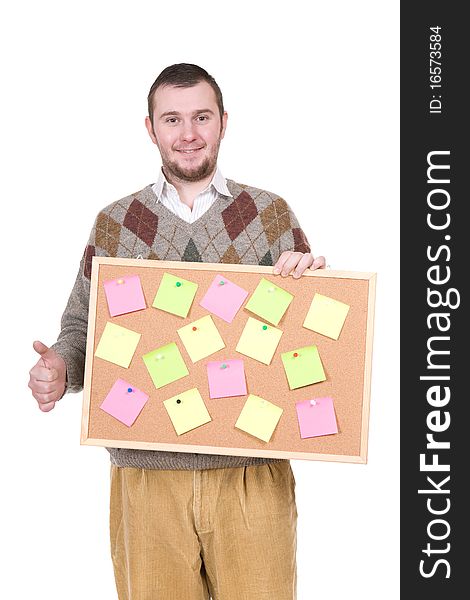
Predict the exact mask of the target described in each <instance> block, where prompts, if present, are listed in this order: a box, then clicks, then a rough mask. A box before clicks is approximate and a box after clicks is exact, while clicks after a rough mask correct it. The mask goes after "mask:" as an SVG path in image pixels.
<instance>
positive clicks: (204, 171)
mask: <svg viewBox="0 0 470 600" xmlns="http://www.w3.org/2000/svg"><path fill="white" fill-rule="evenodd" d="M162 163H163V171H164V172H165V174H167V175H169V174H170V175H171V176H173V177H174V178H176V179H179V181H187V182H194V181H201V179H205V178H206V177H208V176H209V175H210V174H211V173H212V172H213V171H214V169H215V165H216V164H217V153H216V154H215V156H214V157H212V156H208V157H207V158H205V159H204V160H203V161H202V163H201V164H200V165H198V166H196V167H192V168H191V167H188V168H184V167H181V166H180V165H179V164H178V163H177V162H175V161H170V160H166V159H164V158H163V157H162ZM171 176H170V179H171Z"/></svg>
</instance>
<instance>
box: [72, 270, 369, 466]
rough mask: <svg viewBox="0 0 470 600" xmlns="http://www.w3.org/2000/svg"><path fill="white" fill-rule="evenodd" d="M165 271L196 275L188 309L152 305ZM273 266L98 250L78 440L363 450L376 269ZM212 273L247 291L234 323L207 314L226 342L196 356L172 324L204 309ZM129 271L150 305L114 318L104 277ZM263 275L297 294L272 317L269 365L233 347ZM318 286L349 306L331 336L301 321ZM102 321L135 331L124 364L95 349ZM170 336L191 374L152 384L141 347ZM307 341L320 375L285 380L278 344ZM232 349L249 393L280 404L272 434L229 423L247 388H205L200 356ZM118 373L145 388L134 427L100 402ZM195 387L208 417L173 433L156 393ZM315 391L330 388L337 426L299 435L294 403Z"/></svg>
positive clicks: (312, 453)
mask: <svg viewBox="0 0 470 600" xmlns="http://www.w3.org/2000/svg"><path fill="white" fill-rule="evenodd" d="M164 272H168V273H172V274H174V275H177V276H179V277H182V278H184V279H188V280H190V281H193V282H195V283H197V284H198V290H197V293H196V296H195V298H194V301H193V304H192V307H191V309H190V311H189V314H188V316H187V317H186V318H182V317H178V316H175V315H171V314H168V313H165V312H163V311H161V310H158V309H156V308H153V307H152V303H153V300H154V297H155V294H156V291H157V289H158V286H159V283H160V280H161V278H162V276H163V273H164ZM271 273H272V267H256V266H249V267H248V266H243V265H207V264H201V263H176V262H175V263H170V262H165V263H164V262H161V261H147V260H145V261H144V260H125V259H96V258H95V259H94V260H93V274H92V290H91V300H90V316H89V326H88V332H89V333H88V346H87V361H86V374H85V389H84V411H83V427H82V443H92V444H97V445H107V446H115V447H120V446H121V447H128V448H132V447H134V448H143V447H145V448H150V449H151V448H154V449H162V450H163V449H165V450H176V451H177V450H180V451H185V452H187V451H188V450H189V451H193V452H198V451H199V452H201V451H204V452H209V453H214V454H217V453H220V454H230V453H232V454H238V455H244V456H249V455H253V456H279V457H283V458H286V457H289V456H291V457H295V458H302V457H304V456H305V458H319V455H325V457H326V458H325V459H326V460H341V459H342V457H344V458H345V459H346V460H349V461H352V462H356V461H355V460H354V459H351V457H359V456H360V455H362V456H364V452H365V449H364V447H362V448H361V440H362V446H364V440H365V443H366V444H367V427H368V423H365V422H363V421H364V420H368V402H369V390H368V383H369V382H368V381H367V379H368V377H367V372H369V373H370V360H371V348H370V344H371V343H372V341H371V331H370V330H371V322H372V320H371V315H370V312H371V311H372V312H373V299H372V302H371V294H370V285H371V281H372V280H373V281H374V283H375V276H372V274H356V273H354V274H352V273H347V272H333V271H316V272H310V273H309V276H305V275H304V276H302V277H301V278H300V279H297V280H294V279H293V278H292V277H286V278H283V277H281V276H279V275H278V276H274V275H271ZM336 273H337V275H336ZM216 274H221V275H224V276H225V277H227V278H228V279H230V280H231V281H234V282H235V283H237V284H238V285H240V286H241V287H243V288H244V289H246V290H247V291H248V292H249V295H248V297H247V299H246V300H245V302H244V304H243V306H242V308H241V309H240V311H239V312H238V314H237V316H236V317H235V319H234V320H233V322H232V323H231V324H229V323H226V322H225V321H223V320H222V319H220V318H219V317H217V316H215V315H212V318H213V321H214V323H215V324H216V326H217V328H218V330H219V332H220V334H221V336H222V339H223V340H224V342H225V348H224V349H223V350H220V351H218V352H216V353H215V354H212V355H211V356H209V357H207V358H206V359H203V360H201V361H199V362H197V363H195V364H193V363H192V361H191V359H190V358H189V355H188V353H187V352H186V349H185V347H184V345H183V344H182V342H181V340H180V337H179V335H178V334H177V333H176V330H177V329H178V328H179V327H182V326H184V325H187V324H188V323H190V322H192V321H194V320H196V319H198V318H200V317H203V316H205V315H207V314H210V313H208V311H206V310H205V309H204V308H202V307H201V306H200V305H199V301H200V300H201V299H202V297H203V296H204V294H205V292H206V290H207V289H208V287H209V285H210V283H211V282H212V280H213V278H214V276H215V275H216ZM129 275H138V276H139V277H140V279H141V282H142V287H143V290H144V295H145V299H146V304H147V308H146V309H145V310H140V311H138V312H134V313H129V314H125V315H120V316H116V317H114V318H111V317H110V316H109V311H108V306H107V302H106V297H105V293H104V287H103V282H104V281H106V280H108V279H115V278H119V277H123V276H129ZM261 277H265V278H267V279H268V280H270V281H272V282H273V283H275V284H276V285H279V286H280V287H282V288H284V289H285V290H287V291H289V292H290V293H291V294H293V296H294V299H293V300H292V302H291V304H290V306H289V308H288V310H287V312H286V313H285V315H284V316H283V318H282V320H281V321H280V323H279V324H278V328H279V329H281V330H282V331H283V335H282V337H281V340H280V343H279V346H278V348H277V350H276V352H275V354H274V357H273V359H272V362H271V364H270V365H269V366H266V365H263V364H262V363H260V362H258V361H255V360H253V359H251V358H249V357H247V356H244V355H242V354H239V353H238V352H236V351H235V347H236V345H237V342H238V339H239V338H240V335H241V332H242V330H243V327H244V325H245V323H246V321H247V319H248V317H249V316H253V317H255V318H257V319H260V318H259V317H258V316H257V315H253V314H252V313H251V312H249V311H247V310H246V309H245V308H244V306H245V304H246V303H247V301H248V300H249V298H250V295H251V293H252V292H253V291H254V289H255V288H256V286H257V284H258V282H259V280H260V279H261ZM316 292H318V293H320V294H323V295H325V296H330V297H332V298H334V299H336V300H340V301H341V302H344V303H346V304H348V305H349V306H350V309H349V314H348V316H347V318H346V321H345V324H344V326H343V329H342V332H341V335H340V336H339V339H338V340H332V339H329V338H327V337H325V336H323V335H320V334H317V333H315V332H313V331H310V330H308V329H306V328H304V327H303V326H302V324H303V322H304V319H305V315H306V314H307V311H308V309H309V307H310V303H311V301H312V298H313V296H314V294H315V293H316ZM368 312H369V314H368ZM260 320H262V319H260ZM107 321H111V322H113V323H116V324H118V325H121V326H123V327H126V328H129V329H131V330H133V331H136V332H139V333H141V334H142V337H141V339H140V342H139V344H138V346H137V350H136V352H135V354H134V358H133V360H132V362H131V364H130V366H129V368H128V369H125V368H122V367H119V366H117V365H114V364H112V363H110V362H107V361H105V360H102V359H100V358H95V357H94V352H95V350H96V346H97V344H98V342H99V340H100V337H101V334H102V332H103V330H104V327H105V325H106V322H107ZM368 330H369V331H368ZM368 340H369V341H368ZM170 342H175V343H176V344H177V346H178V348H179V349H180V351H181V354H182V356H183V358H184V361H185V363H186V365H187V367H188V369H189V372H190V374H189V376H186V377H184V378H182V379H179V380H178V381H175V382H174V383H171V384H169V385H166V386H164V387H163V388H161V389H159V390H157V389H155V386H154V384H153V382H152V379H151V377H150V375H149V373H148V371H147V368H146V367H145V364H144V361H143V359H142V356H143V355H144V354H146V353H147V352H150V351H151V350H154V349H155V348H158V347H159V346H162V345H165V344H168V343H170ZM312 344H315V345H316V346H317V347H318V350H319V353H320V357H321V360H322V363H323V368H324V371H325V374H326V381H324V382H320V383H316V384H313V385H309V386H306V387H303V388H300V389H296V390H290V389H289V386H288V383H287V378H286V375H285V372H284V368H283V366H282V361H281V353H282V352H286V351H290V350H293V349H295V348H300V347H302V346H309V345H312ZM366 346H367V347H366ZM231 358H237V359H242V360H243V361H244V365H245V373H246V381H247V390H248V393H253V394H256V395H257V396H261V397H262V398H265V399H266V400H269V401H270V402H272V403H274V404H276V405H278V406H280V407H282V408H283V411H284V412H283V414H282V417H281V419H280V421H279V423H278V425H277V427H276V429H275V431H274V433H273V436H272V438H271V440H270V441H269V442H263V441H261V440H259V439H257V438H255V437H253V436H251V435H249V434H248V433H245V432H243V431H240V430H238V429H236V428H235V426H234V425H235V422H236V421H237V418H238V416H239V414H240V412H241V410H242V408H243V405H244V403H245V401H246V396H240V397H233V398H217V399H211V398H210V397H209V386H208V381H207V371H206V364H207V362H209V361H214V360H228V359H231ZM368 363H369V364H368ZM118 378H122V379H125V380H126V381H129V382H130V383H131V384H132V385H135V386H136V387H138V388H140V389H141V390H143V391H145V392H146V393H147V394H148V395H149V397H150V398H149V401H148V402H147V404H146V405H145V407H144V409H143V410H142V412H141V414H140V415H139V417H138V418H137V420H136V421H135V423H134V425H132V426H131V427H127V426H126V425H124V424H122V423H120V422H119V421H118V420H116V419H115V418H113V417H112V416H110V415H108V414H107V413H106V412H104V411H103V410H102V409H101V408H100V404H101V403H102V401H103V400H104V398H105V397H106V395H107V393H108V391H109V390H110V388H111V387H112V385H113V384H114V382H115V381H116V379H118ZM369 379H370V377H369ZM193 387H197V388H198V390H199V392H200V393H201V395H202V397H203V399H204V402H205V404H206V406H207V409H208V411H209V413H210V415H211V417H212V421H211V422H210V423H208V424H206V425H203V426H201V427H198V428H197V429H194V430H192V431H189V432H187V433H184V434H183V435H180V436H178V435H177V434H176V433H175V430H174V428H173V425H172V422H171V421H170V418H169V416H168V413H167V412H166V409H165V407H164V405H163V401H164V400H166V399H167V398H170V397H172V396H175V395H176V394H179V393H181V392H183V391H185V390H188V389H190V388H193ZM322 396H331V397H332V398H333V400H334V407H335V412H336V418H337V423H338V434H334V435H328V436H321V437H316V438H308V439H301V437H300V432H299V425H298V420H297V413H296V409H295V403H296V401H301V400H309V399H312V398H315V397H322ZM365 403H367V406H365ZM364 416H366V417H367V418H366V419H365V418H364ZM364 432H366V435H364ZM328 457H331V458H328ZM335 457H337V458H335ZM320 458H321V456H320ZM357 462H364V461H361V460H357Z"/></svg>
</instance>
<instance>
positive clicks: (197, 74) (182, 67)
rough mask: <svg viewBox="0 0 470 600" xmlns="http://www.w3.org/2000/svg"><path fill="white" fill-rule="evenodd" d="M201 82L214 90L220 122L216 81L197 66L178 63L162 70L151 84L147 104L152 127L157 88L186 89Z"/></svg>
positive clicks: (219, 93) (222, 111) (219, 96)
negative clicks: (166, 86) (171, 86)
mask: <svg viewBox="0 0 470 600" xmlns="http://www.w3.org/2000/svg"><path fill="white" fill-rule="evenodd" d="M201 81H206V82H207V83H208V84H209V85H210V86H211V88H212V89H213V90H214V93H215V98H216V101H217V106H218V108H219V112H220V119H221V120H222V117H223V114H224V101H223V98H222V92H221V91H220V88H219V86H218V85H217V82H216V80H215V79H214V78H213V77H212V75H209V73H208V72H207V71H206V70H205V69H203V68H202V67H198V66H197V65H192V64H189V63H179V64H177V65H171V66H169V67H167V68H166V69H163V71H162V72H161V73H160V75H159V76H158V77H157V78H156V79H155V81H154V82H153V84H152V87H151V88H150V91H149V93H148V96H147V103H148V111H149V117H150V122H151V123H152V127H153V108H154V107H153V97H154V95H155V92H156V91H157V89H158V88H159V87H162V86H164V85H173V86H175V87H182V88H186V87H193V85H196V84H198V83H200V82H201Z"/></svg>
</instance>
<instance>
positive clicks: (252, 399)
mask: <svg viewBox="0 0 470 600" xmlns="http://www.w3.org/2000/svg"><path fill="white" fill-rule="evenodd" d="M281 415H282V408H280V407H279V406H276V405H275V404H272V403H271V402H268V401H267V400H264V399H263V398H260V397H259V396H255V395H254V394H250V395H249V396H248V398H247V401H246V402H245V406H244V407H243V409H242V412H241V413H240V416H239V417H238V419H237V422H236V423H235V427H237V428H238V429H242V430H243V431H246V432H247V433H250V434H251V435H254V436H255V437H257V438H259V439H260V440H263V441H264V442H269V440H270V439H271V436H272V434H273V431H274V430H275V429H276V425H277V424H278V422H279V419H280V418H281Z"/></svg>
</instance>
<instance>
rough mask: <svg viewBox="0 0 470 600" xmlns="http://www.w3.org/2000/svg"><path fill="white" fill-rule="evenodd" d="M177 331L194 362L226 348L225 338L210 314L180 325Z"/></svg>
mask: <svg viewBox="0 0 470 600" xmlns="http://www.w3.org/2000/svg"><path fill="white" fill-rule="evenodd" d="M177 331H178V335H179V336H180V338H181V341H182V342H183V344H184V347H185V348H186V351H187V353H188V354H189V358H190V359H191V360H192V361H193V363H195V362H197V361H198V360H201V358H206V356H209V355H210V354H214V352H217V351H218V350H222V348H225V344H224V340H223V339H222V338H221V337H220V333H219V330H218V329H217V327H216V326H215V324H214V321H213V320H212V317H211V316H210V315H206V316H205V317H202V318H201V319H197V321H193V322H192V323H190V324H189V325H185V326H184V327H180V329H178V330H177Z"/></svg>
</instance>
